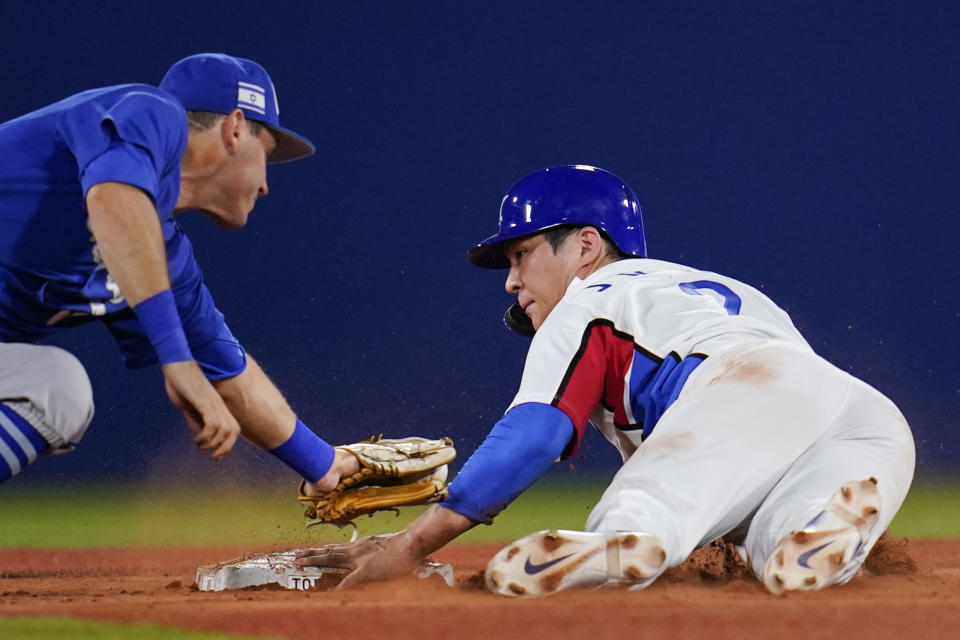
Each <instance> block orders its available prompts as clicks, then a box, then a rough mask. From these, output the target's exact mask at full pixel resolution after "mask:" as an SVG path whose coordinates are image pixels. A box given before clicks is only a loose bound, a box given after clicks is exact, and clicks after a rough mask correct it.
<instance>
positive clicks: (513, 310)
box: [503, 302, 537, 338]
mask: <svg viewBox="0 0 960 640" xmlns="http://www.w3.org/2000/svg"><path fill="white" fill-rule="evenodd" d="M503 322H504V324H506V325H507V326H508V327H510V328H511V329H513V330H514V331H516V332H517V333H519V334H520V335H522V336H527V337H528V338H532V337H533V335H534V334H535V333H536V332H537V330H536V329H534V328H533V320H531V319H530V316H528V315H527V314H525V313H524V312H523V307H521V306H520V303H519V302H514V303H513V304H512V305H510V308H509V309H507V311H506V312H505V313H504V314H503Z"/></svg>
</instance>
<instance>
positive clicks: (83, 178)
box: [61, 87, 187, 202]
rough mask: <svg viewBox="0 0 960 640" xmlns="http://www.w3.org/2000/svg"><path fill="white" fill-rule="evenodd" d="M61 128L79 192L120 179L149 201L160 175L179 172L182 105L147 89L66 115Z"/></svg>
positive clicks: (183, 133)
mask: <svg viewBox="0 0 960 640" xmlns="http://www.w3.org/2000/svg"><path fill="white" fill-rule="evenodd" d="M151 89H152V90H151ZM61 132H62V134H63V136H64V139H65V142H66V144H67V146H68V147H69V148H70V151H71V153H73V155H74V157H75V158H76V160H77V168H78V170H79V174H80V175H79V177H80V184H81V186H82V188H83V193H84V194H86V192H87V191H88V190H89V189H90V187H92V186H93V185H95V184H98V183H100V182H123V183H126V184H131V185H133V186H135V187H139V188H140V189H142V190H143V191H145V192H146V193H147V194H148V195H150V197H151V198H152V199H153V200H154V202H157V200H158V192H159V189H160V180H161V177H162V176H164V175H167V174H170V173H171V172H177V174H178V175H179V169H180V159H181V157H182V156H183V152H184V150H185V149H186V143H187V124H186V115H185V113H184V111H183V107H181V106H180V105H179V104H178V103H177V102H176V101H175V100H174V99H173V98H171V97H168V96H166V94H163V93H162V92H160V90H159V89H155V88H150V87H143V88H142V89H137V90H131V91H128V92H126V93H124V94H122V95H121V96H120V97H119V99H118V100H117V101H116V102H114V103H113V104H109V105H102V106H101V107H100V109H98V110H91V109H80V110H76V111H74V112H71V113H68V114H67V115H66V116H65V122H64V123H63V125H62V127H61Z"/></svg>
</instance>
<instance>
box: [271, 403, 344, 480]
mask: <svg viewBox="0 0 960 640" xmlns="http://www.w3.org/2000/svg"><path fill="white" fill-rule="evenodd" d="M270 453H272V454H273V455H275V456H276V457H277V458H279V459H280V460H282V461H283V462H284V464H286V465H287V466H288V467H290V468H291V469H293V470H294V471H296V472H297V473H299V474H300V475H301V476H303V478H304V479H305V480H307V481H308V482H316V481H317V480H319V479H320V478H322V477H323V476H325V475H326V473H327V471H329V470H330V467H331V465H333V447H331V446H330V445H329V444H327V443H326V442H324V441H323V440H322V439H321V438H320V436H318V435H317V434H315V433H314V432H313V431H311V430H310V428H309V427H307V425H305V424H303V423H302V422H301V421H300V418H297V426H296V427H294V429H293V434H292V435H291V436H290V438H289V439H288V440H287V441H286V442H284V443H283V444H282V445H280V446H279V447H277V448H276V449H271V450H270Z"/></svg>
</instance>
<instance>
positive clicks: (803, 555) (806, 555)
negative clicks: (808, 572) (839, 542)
mask: <svg viewBox="0 0 960 640" xmlns="http://www.w3.org/2000/svg"><path fill="white" fill-rule="evenodd" d="M828 546H830V543H829V542H828V543H826V544H822V545H820V546H819V547H817V548H816V549H810V551H807V552H806V553H801V554H800V557H799V558H797V564H799V565H800V566H801V567H804V568H805V569H812V568H813V567H811V566H810V565H809V564H807V560H809V559H810V556H812V555H813V554H815V553H816V552H817V551H820V550H821V549H823V548H824V547H828Z"/></svg>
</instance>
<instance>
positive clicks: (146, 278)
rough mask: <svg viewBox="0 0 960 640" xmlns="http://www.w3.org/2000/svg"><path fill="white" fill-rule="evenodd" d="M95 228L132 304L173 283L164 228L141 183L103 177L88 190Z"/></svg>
mask: <svg viewBox="0 0 960 640" xmlns="http://www.w3.org/2000/svg"><path fill="white" fill-rule="evenodd" d="M86 204H87V212H88V216H89V224H90V231H91V232H92V233H93V237H94V238H95V239H96V241H97V247H98V249H99V251H100V255H101V257H102V258H103V262H104V264H105V265H106V266H107V270H108V271H109V272H110V275H111V277H112V278H113V279H114V281H116V283H117V285H118V286H119V287H120V291H121V293H123V296H124V298H126V300H127V304H129V305H130V306H131V307H134V306H135V305H137V304H138V303H139V302H141V301H142V300H145V299H146V298H149V297H150V296H152V295H154V294H156V293H159V292H161V291H163V290H165V289H169V288H170V277H169V275H168V271H167V257H166V249H165V248H164V245H163V232H162V231H161V228H160V220H159V218H158V217H157V211H156V208H154V206H153V201H152V200H151V199H150V197H149V196H147V194H146V193H144V192H143V191H141V190H140V189H138V188H137V187H133V186H130V185H128V184H122V183H119V182H102V183H100V184H96V185H94V186H93V187H91V188H90V190H89V191H87V199H86Z"/></svg>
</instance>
